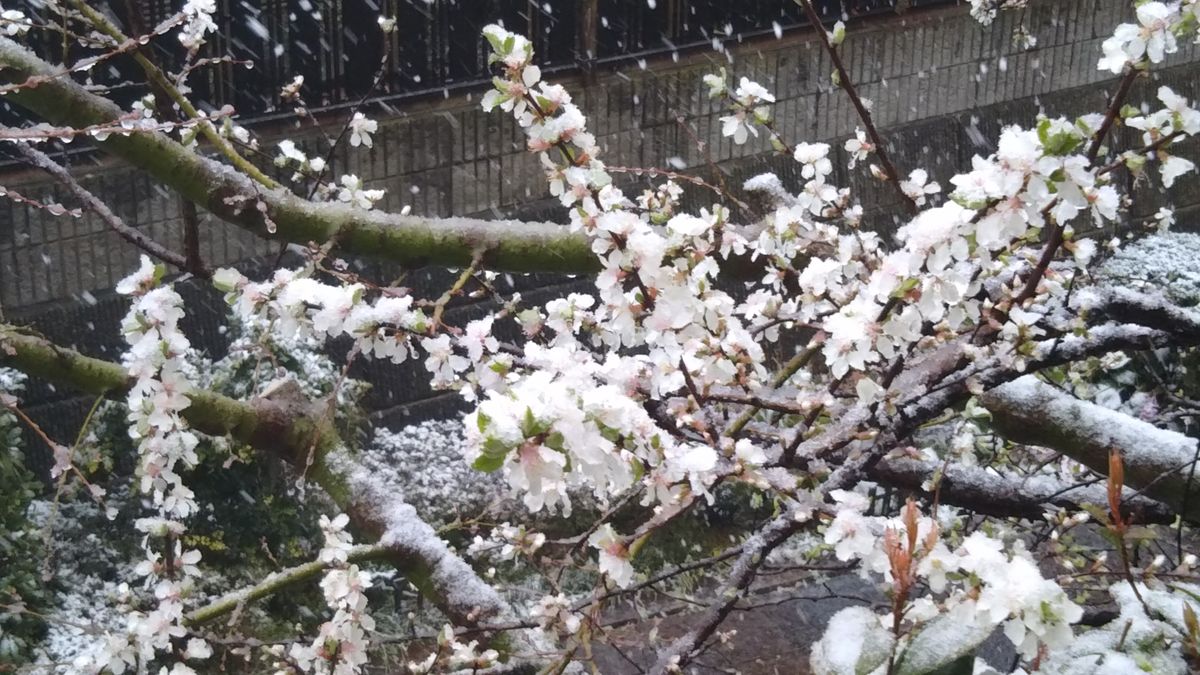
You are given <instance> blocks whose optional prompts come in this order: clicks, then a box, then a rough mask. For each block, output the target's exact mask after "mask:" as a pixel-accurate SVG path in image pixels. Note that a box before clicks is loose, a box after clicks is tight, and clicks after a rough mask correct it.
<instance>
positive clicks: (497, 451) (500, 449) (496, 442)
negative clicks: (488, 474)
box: [483, 438, 512, 457]
mask: <svg viewBox="0 0 1200 675" xmlns="http://www.w3.org/2000/svg"><path fill="white" fill-rule="evenodd" d="M509 450H512V448H511V447H509V445H508V444H507V443H505V442H504V441H502V440H500V439H499V438H489V439H487V440H486V441H484V442H483V452H484V454H487V455H492V456H495V457H503V456H505V455H507V454H508V451H509Z"/></svg>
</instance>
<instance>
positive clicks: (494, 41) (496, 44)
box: [483, 30, 504, 52]
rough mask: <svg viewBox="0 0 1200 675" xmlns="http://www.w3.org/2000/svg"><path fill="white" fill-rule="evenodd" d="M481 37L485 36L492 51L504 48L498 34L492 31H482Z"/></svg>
mask: <svg viewBox="0 0 1200 675" xmlns="http://www.w3.org/2000/svg"><path fill="white" fill-rule="evenodd" d="M483 37H485V38H487V41H488V44H490V45H491V46H492V51H495V52H498V51H500V50H501V49H503V48H504V43H503V42H501V41H500V36H499V35H496V34H495V33H493V32H492V31H490V30H488V31H484V32H483Z"/></svg>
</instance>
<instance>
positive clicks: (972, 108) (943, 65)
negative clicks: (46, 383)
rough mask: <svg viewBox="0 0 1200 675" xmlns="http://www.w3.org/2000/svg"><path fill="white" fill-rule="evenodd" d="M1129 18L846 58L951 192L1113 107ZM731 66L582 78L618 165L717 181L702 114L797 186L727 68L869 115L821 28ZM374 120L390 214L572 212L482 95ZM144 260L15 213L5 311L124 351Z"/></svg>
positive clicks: (409, 377)
mask: <svg viewBox="0 0 1200 675" xmlns="http://www.w3.org/2000/svg"><path fill="white" fill-rule="evenodd" d="M1128 12H1129V10H1128V7H1127V3H1126V2H1124V1H1123V0H1063V1H1060V2H1053V1H1049V0H1046V1H1043V2H1035V3H1034V4H1033V6H1032V7H1030V8H1029V9H1028V10H1027V11H1026V12H1025V13H1024V22H1025V24H1026V25H1027V26H1028V27H1029V28H1030V30H1031V31H1032V32H1033V33H1034V34H1035V35H1037V37H1038V48H1037V49H1035V50H1033V51H1029V52H1018V51H1017V50H1016V49H1015V48H1014V47H1012V45H1011V42H1010V40H1009V36H1010V35H1011V33H1012V30H1013V28H1014V27H1015V26H1016V25H1017V22H1016V20H1017V19H1018V18H1020V15H1019V14H1010V13H1006V14H1004V15H1002V18H1001V20H999V21H998V22H997V25H995V26H994V27H993V28H991V29H983V28H982V27H980V26H978V25H977V24H976V23H975V22H974V21H972V20H971V19H970V18H969V17H968V16H967V15H966V13H965V11H963V10H961V9H951V10H934V11H930V12H926V13H910V14H907V15H904V16H900V17H887V18H879V19H874V20H871V21H867V22H864V23H862V24H860V25H852V26H851V27H850V31H849V36H848V37H847V40H846V42H845V44H844V46H843V53H844V55H845V60H846V63H847V65H848V67H849V68H850V70H851V72H852V73H853V77H854V79H855V81H856V82H859V83H861V84H860V91H861V92H862V94H863V95H864V96H865V97H867V98H870V99H872V100H873V101H874V113H875V118H876V120H877V122H878V123H879V125H880V126H881V128H882V129H883V130H884V135H885V137H886V138H887V139H888V141H889V143H890V144H891V145H892V146H893V147H892V154H893V156H894V157H895V159H896V163H897V164H898V165H899V167H900V168H901V170H902V171H907V170H909V169H911V168H915V167H918V166H921V167H925V168H931V169H932V170H933V173H934V175H935V177H936V178H938V179H940V180H942V181H943V184H944V185H946V184H945V183H944V181H945V179H946V178H948V177H949V176H950V175H952V174H953V173H954V172H955V171H956V170H959V169H961V168H963V167H966V166H969V163H970V158H971V156H973V155H974V154H987V153H989V152H991V150H992V149H993V148H992V147H990V146H989V143H991V142H994V139H995V138H996V137H997V135H998V133H999V129H1000V128H1001V126H1002V125H1003V124H1005V123H1011V122H1020V123H1026V124H1027V123H1029V121H1030V120H1032V119H1033V117H1034V115H1036V114H1037V113H1038V111H1039V110H1044V111H1046V112H1049V113H1051V114H1058V113H1062V114H1073V113H1082V112H1085V111H1091V110H1100V109H1102V108H1103V106H1104V105H1105V101H1106V99H1107V97H1108V95H1109V92H1110V90H1111V89H1112V87H1113V85H1114V84H1115V81H1114V78H1113V77H1112V76H1111V75H1110V74H1109V73H1107V72H1101V71H1098V70H1097V69H1096V66H1095V64H1096V60H1097V58H1098V56H1099V54H1100V48H1099V45H1100V42H1101V41H1102V40H1103V39H1104V38H1105V37H1106V36H1107V35H1108V34H1110V32H1111V30H1112V28H1113V27H1114V26H1115V25H1116V24H1117V23H1118V22H1120V21H1121V20H1122V18H1125V17H1126V14H1127V13H1128ZM730 55H731V57H732V63H727V62H726V58H725V56H723V55H720V54H712V53H705V54H698V55H692V56H688V57H682V58H681V59H680V61H679V62H678V63H674V62H671V61H670V60H667V61H665V62H657V63H650V64H647V68H646V69H645V70H642V69H638V68H634V69H632V70H629V71H624V72H616V73H610V74H606V75H602V76H598V77H596V78H595V79H594V80H592V81H590V82H582V81H573V82H569V83H568V84H569V86H570V88H571V90H572V92H574V94H575V96H576V99H577V101H578V102H579V103H580V105H581V106H582V107H583V109H584V111H585V112H586V113H587V114H588V115H589V120H590V125H591V128H592V129H593V130H594V131H595V132H596V133H597V135H598V137H599V140H600V145H601V147H602V148H603V149H604V152H605V154H604V159H605V160H606V161H607V162H608V163H609V164H611V165H617V166H645V167H661V166H665V165H667V164H668V161H669V160H671V159H672V158H678V159H680V160H682V161H683V162H684V163H686V164H687V165H688V166H690V167H697V170H698V171H700V172H701V173H702V175H705V176H706V177H708V172H709V169H708V168H707V167H706V166H705V164H706V159H705V153H704V152H702V151H701V150H700V149H698V148H697V147H696V144H695V143H694V142H692V141H691V140H690V138H689V136H688V133H687V132H685V131H684V129H683V128H682V127H681V125H680V124H679V123H678V122H677V121H676V117H677V115H679V114H684V115H686V117H687V124H689V125H691V126H692V128H693V129H695V133H696V135H697V136H698V137H699V138H700V139H703V140H704V141H705V144H706V151H707V153H708V154H709V155H711V157H712V159H713V160H714V161H715V162H717V163H719V165H720V168H721V170H722V171H724V172H725V173H726V174H727V180H729V182H730V184H731V185H739V184H740V181H741V180H742V179H743V178H744V177H747V176H749V175H753V174H755V173H757V172H760V171H762V170H773V171H775V172H776V173H778V174H779V175H780V176H782V177H783V178H784V179H785V180H787V179H789V178H791V177H792V176H794V171H795V163H794V162H792V161H791V160H790V159H788V158H780V157H773V156H771V155H770V154H769V152H768V151H769V147H768V146H767V144H766V142H765V141H763V140H762V139H760V140H759V141H758V142H751V143H748V144H747V145H745V146H741V147H737V146H733V145H732V144H731V143H730V142H728V141H727V140H726V139H723V138H721V137H720V125H719V123H718V122H717V118H718V117H719V116H720V115H721V114H722V112H723V111H721V110H720V109H719V108H718V107H717V106H715V105H714V104H713V103H711V102H710V101H708V99H707V97H706V96H705V89H704V87H703V85H702V84H701V81H700V80H701V77H702V76H703V75H704V74H705V73H708V72H711V71H713V70H715V68H716V67H717V66H718V65H721V64H724V65H726V67H727V68H728V69H729V70H730V71H731V73H732V74H733V75H734V76H735V77H738V76H741V75H746V76H748V77H751V78H753V79H756V80H758V81H759V82H761V83H763V84H765V85H767V86H768V87H769V88H771V89H773V90H774V91H775V92H776V93H777V95H778V97H779V103H778V105H777V106H776V112H777V118H778V123H779V127H780V129H781V131H782V133H783V134H784V135H785V136H786V137H787V138H788V139H789V140H790V141H792V142H797V141H801V140H807V141H813V140H836V139H839V138H841V137H844V136H846V135H848V134H850V133H852V131H853V129H854V127H855V126H856V124H857V119H856V117H855V116H854V112H853V110H852V109H851V107H850V105H849V102H848V100H847V99H846V97H845V95H844V94H843V93H842V92H840V91H838V90H835V89H833V87H832V85H831V84H830V82H829V77H828V75H829V73H830V72H831V70H832V66H831V65H830V63H829V61H828V58H827V57H826V56H825V54H824V52H823V51H822V50H821V49H819V46H818V45H816V44H815V43H814V42H813V41H812V39H811V36H809V35H806V34H803V33H801V34H797V35H792V36H785V37H784V38H783V39H780V40H774V39H770V40H766V41H762V42H758V43H748V44H743V45H740V46H737V47H736V48H734V49H733V50H732V51H731V54H730ZM1197 59H1200V50H1197V49H1196V48H1195V47H1194V46H1192V45H1181V52H1180V53H1179V54H1177V55H1175V56H1174V57H1173V59H1172V60H1171V62H1170V63H1169V64H1167V66H1166V67H1164V68H1162V69H1160V70H1158V71H1156V74H1155V76H1154V79H1153V80H1151V81H1147V82H1143V83H1141V84H1139V85H1138V87H1137V88H1136V90H1135V92H1134V95H1133V99H1134V100H1135V101H1136V100H1145V99H1146V98H1147V97H1148V96H1149V97H1152V96H1153V93H1154V91H1155V90H1156V88H1157V86H1158V85H1159V84H1160V83H1162V84H1169V85H1170V86H1172V87H1173V88H1175V89H1176V90H1177V91H1179V92H1180V93H1185V94H1187V95H1189V96H1192V97H1196V96H1197V95H1198V94H1200V68H1197V67H1195V61H1196V60H1197ZM376 116H377V117H379V118H380V119H381V124H380V132H379V134H377V136H376V143H375V146H376V147H375V150H374V151H372V152H365V151H362V150H361V149H357V150H353V151H350V152H346V153H343V154H342V155H341V156H340V157H339V158H338V167H337V170H338V171H345V172H353V173H357V174H359V175H361V176H365V177H368V178H369V179H370V181H371V183H372V184H373V185H375V186H378V187H385V188H387V189H388V191H389V196H388V201H387V204H386V207H388V208H399V207H400V206H401V205H405V204H410V205H412V207H413V210H414V211H415V212H418V213H426V214H432V215H450V214H482V215H487V214H491V213H496V214H500V213H514V214H517V215H523V216H526V217H534V216H536V217H542V218H545V217H550V218H554V217H561V212H560V210H559V209H557V208H555V207H556V204H555V203H554V202H552V201H550V200H547V199H546V192H547V191H546V187H545V183H544V178H543V175H542V172H541V171H540V169H539V168H538V164H537V160H536V158H534V157H532V156H530V155H528V154H527V153H525V152H524V151H523V140H522V138H521V137H520V131H519V129H517V128H516V125H515V124H513V123H512V122H511V121H510V120H509V119H508V118H506V117H505V116H503V115H500V114H495V115H485V114H483V113H482V112H481V111H480V110H479V109H478V106H477V105H476V103H475V102H474V101H470V100H464V99H462V98H459V99H455V100H443V101H432V102H424V103H421V104H416V105H414V106H412V107H411V108H409V109H407V110H405V111H402V112H397V113H395V114H394V115H393V116H391V117H390V118H388V119H386V120H384V119H383V117H382V115H376ZM262 131H263V132H264V133H270V132H271V131H272V130H269V129H264V130H262ZM274 131H275V132H276V133H278V130H274ZM289 135H292V136H293V137H294V136H296V135H297V134H295V133H292V134H289ZM838 152H839V153H840V152H841V151H840V150H839V151H838ZM1198 154H1200V153H1197V152H1196V148H1195V145H1194V144H1193V147H1192V149H1191V152H1190V156H1191V157H1193V158H1194V159H1200V157H1197V155H1198ZM837 164H840V166H839V168H838V173H837V175H836V176H835V180H836V181H837V182H838V183H839V184H843V185H850V186H852V187H854V188H855V189H856V193H857V195H858V198H859V199H860V200H862V201H863V203H864V205H865V206H866V207H867V209H868V212H869V213H870V214H872V220H873V222H874V223H875V224H876V225H878V226H879V227H881V228H884V229H886V228H888V227H889V226H890V225H891V223H892V219H893V214H895V213H898V212H899V211H898V210H897V209H895V208H894V206H895V201H896V197H895V195H894V193H893V192H892V191H891V190H882V189H879V187H880V186H879V185H878V183H876V182H874V181H873V180H871V179H870V178H869V177H866V176H865V174H864V172H862V171H858V172H849V171H847V170H846V168H845V166H844V164H845V163H844V161H839V162H837ZM76 168H77V169H78V170H79V171H81V172H83V173H84V174H86V178H85V183H86V184H87V185H89V186H90V187H91V188H92V189H93V190H95V191H96V192H97V193H98V194H101V195H104V196H105V197H107V198H108V199H109V201H110V202H111V203H113V204H114V206H115V208H116V210H117V211H118V213H120V214H121V215H122V216H123V217H125V218H126V219H127V220H128V221H129V222H130V223H133V224H136V225H137V226H139V227H143V228H147V229H148V230H149V231H150V232H151V233H152V234H153V235H154V236H155V237H156V238H158V239H160V240H162V241H165V242H167V243H168V244H170V243H178V241H179V230H180V227H179V225H178V222H177V213H178V205H177V203H176V202H175V198H174V195H173V194H172V193H170V192H169V191H167V190H165V189H162V188H159V187H156V186H155V185H154V184H153V183H152V182H151V181H149V180H148V179H147V178H145V177H144V176H142V175H141V174H139V173H137V172H135V171H132V170H130V169H128V168H127V167H123V166H121V165H119V164H115V163H112V162H106V163H104V164H102V165H99V166H96V167H90V168H89V167H87V166H78V167H76ZM22 181H25V182H22ZM3 183H4V184H5V185H7V186H9V187H12V188H15V189H17V190H18V191H20V192H22V193H23V194H26V195H27V196H30V197H34V198H45V197H47V196H48V195H51V194H53V193H55V192H56V190H55V188H53V187H52V186H48V185H47V184H46V183H45V182H44V180H43V179H42V178H41V177H40V176H36V175H32V174H20V175H12V176H8V177H7V178H5V179H4V181H3ZM1129 187H1130V188H1131V189H1134V191H1135V192H1134V194H1135V195H1136V197H1137V198H1136V199H1135V201H1134V202H1133V204H1132V205H1131V207H1130V215H1132V216H1139V217H1140V216H1147V215H1149V214H1150V213H1153V212H1154V211H1155V210H1157V209H1158V208H1159V206H1161V205H1164V204H1172V205H1174V206H1176V207H1179V210H1180V212H1181V213H1186V212H1187V211H1188V210H1189V209H1192V208H1194V207H1197V206H1200V182H1198V181H1196V180H1194V178H1192V179H1188V180H1181V181H1180V182H1179V183H1178V184H1177V185H1176V187H1175V188H1174V189H1173V190H1172V191H1171V193H1170V194H1167V193H1164V192H1161V191H1158V190H1155V189H1149V188H1145V187H1136V186H1132V185H1131V186H1129ZM690 198H691V199H693V200H694V201H695V202H696V203H698V204H704V203H707V201H706V200H710V197H709V196H708V195H704V194H692V195H691V196H690ZM63 199H64V201H66V200H65V198H63ZM68 203H69V202H68ZM203 243H204V255H205V259H206V261H207V262H209V263H210V264H225V263H229V262H234V261H239V260H245V259H247V258H252V257H254V256H259V255H261V254H264V253H273V252H274V251H276V250H277V247H278V245H277V244H270V243H267V242H263V241H260V240H256V239H255V238H253V237H252V236H250V235H249V234H247V233H245V232H243V231H241V230H238V229H236V228H233V227H230V226H227V225H225V224H223V223H221V222H220V221H217V220H215V219H212V218H209V217H205V220H204V242H203ZM137 255H138V253H137V251H136V250H134V249H133V248H132V247H131V246H129V245H127V244H125V243H124V242H122V241H121V240H119V239H118V238H116V237H115V235H113V234H111V233H109V232H106V231H104V230H103V228H102V226H101V224H100V223H99V222H98V221H96V220H95V219H94V218H93V217H91V216H87V217H85V218H83V219H80V220H70V219H65V218H51V217H49V216H48V215H45V214H42V213H39V212H32V213H31V212H30V211H28V210H26V209H24V208H22V207H20V206H19V205H14V204H11V203H7V202H5V203H3V204H0V302H2V304H3V306H4V309H5V312H6V313H7V315H8V317H9V318H10V319H13V318H15V319H17V320H28V321H30V322H32V323H33V324H35V325H36V326H38V328H39V329H41V330H43V331H44V332H46V333H47V334H48V335H50V336H52V337H54V338H56V339H59V340H61V341H63V342H65V343H67V344H78V345H80V346H81V347H82V348H83V349H85V351H88V352H89V353H96V354H100V355H108V356H110V357H111V356H113V355H115V354H116V353H118V351H119V349H120V345H119V335H118V331H117V323H118V320H119V317H120V316H121V315H122V314H123V313H124V311H125V310H124V306H123V303H122V302H121V301H120V300H118V299H116V298H114V297H113V296H112V294H111V292H110V291H108V290H107V289H109V288H111V286H112V285H113V284H114V283H115V281H116V280H117V279H119V278H120V277H121V276H123V275H125V274H126V273H127V272H128V271H129V270H130V269H132V268H133V267H134V265H135V261H136V258H137ZM271 261H272V262H273V256H272V258H271ZM376 271H377V272H380V273H381V274H382V275H384V276H386V275H387V274H391V273H393V272H395V270H390V269H388V268H386V267H383V268H378V269H377V270H376ZM406 283H408V284H411V285H415V286H416V287H417V288H418V291H420V290H421V289H428V291H429V292H430V293H431V294H433V295H436V294H437V293H440V291H441V290H443V289H444V287H445V285H446V280H445V277H444V275H443V274H441V273H439V272H437V271H423V272H420V273H416V274H413V275H410V276H409V277H408V278H407V279H406ZM514 283H516V284H518V285H520V286H521V287H523V288H524V289H525V291H526V297H527V298H529V299H531V300H536V299H537V298H542V299H548V298H549V297H551V296H553V295H554V294H556V293H559V292H561V290H562V288H563V286H562V284H564V283H570V282H567V281H565V280H561V279H558V280H555V279H545V278H534V279H518V280H515V282H514ZM575 283H580V282H575ZM584 283H586V282H584ZM184 292H185V293H187V294H188V295H189V296H190V302H189V308H190V309H191V313H192V316H190V317H189V320H188V324H187V325H186V329H187V330H188V332H189V335H191V336H192V338H193V342H194V343H195V344H197V345H201V346H203V347H205V348H207V349H209V350H210V351H212V352H216V353H219V352H220V351H221V350H222V349H223V345H224V337H223V333H222V332H221V330H220V326H221V324H222V322H223V307H222V304H221V302H220V299H219V297H217V296H216V294H214V293H213V292H212V291H211V290H210V289H207V288H204V287H200V286H197V285H194V284H191V285H185V291H184ZM81 297H82V298H83V299H82V300H81V299H80V298H81ZM481 309H482V308H474V307H462V308H459V309H457V310H455V311H456V312H474V311H480V310H481ZM371 379H372V380H373V381H376V382H377V386H376V389H375V390H374V392H373V393H372V395H371V398H370V400H369V401H368V403H369V405H370V407H371V408H372V409H374V410H376V411H377V415H378V416H379V418H380V421H383V422H385V423H389V424H398V423H402V422H404V421H407V420H410V419H415V418H423V417H428V416H433V415H439V414H445V413H446V412H447V411H448V410H449V408H450V407H452V406H453V405H454V404H453V401H452V398H447V397H437V396H434V395H433V394H432V393H431V392H429V390H428V388H427V384H426V378H425V377H424V376H423V374H422V373H421V372H419V367H418V368H417V369H416V370H414V369H413V368H410V367H396V368H392V367H384V368H379V367H373V370H372V377H371ZM31 399H32V400H31V402H32V403H34V404H35V407H37V408H40V409H41V413H40V415H41V416H43V417H44V418H45V419H57V420H63V419H68V418H69V417H70V415H63V414H60V413H64V412H67V411H69V410H71V409H74V408H78V407H80V406H81V405H86V403H81V402H79V401H76V400H73V399H72V398H71V396H70V395H69V393H67V392H55V391H51V390H49V389H44V388H42V389H35V390H34V391H33V392H31ZM88 403H90V402H88Z"/></svg>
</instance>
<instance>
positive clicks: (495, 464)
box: [471, 452, 506, 473]
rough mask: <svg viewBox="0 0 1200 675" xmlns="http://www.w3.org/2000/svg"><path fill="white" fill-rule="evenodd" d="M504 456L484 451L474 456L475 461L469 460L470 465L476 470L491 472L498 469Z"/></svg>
mask: <svg viewBox="0 0 1200 675" xmlns="http://www.w3.org/2000/svg"><path fill="white" fill-rule="evenodd" d="M505 457H506V456H505V455H489V454H488V453H486V452H485V453H483V454H482V455H480V456H478V457H476V458H475V461H474V462H471V466H472V468H474V469H475V470H476V471H482V472H484V473H493V472H495V471H498V470H499V469H500V467H502V466H504V459H505Z"/></svg>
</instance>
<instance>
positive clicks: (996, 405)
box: [980, 375, 1200, 522]
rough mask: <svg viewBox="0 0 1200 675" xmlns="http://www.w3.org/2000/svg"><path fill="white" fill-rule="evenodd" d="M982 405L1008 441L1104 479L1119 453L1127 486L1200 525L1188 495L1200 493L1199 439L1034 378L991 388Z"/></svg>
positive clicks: (1198, 511) (1199, 514) (1199, 512)
mask: <svg viewBox="0 0 1200 675" xmlns="http://www.w3.org/2000/svg"><path fill="white" fill-rule="evenodd" d="M980 401H981V403H983V405H984V406H985V407H986V408H987V409H988V410H989V411H990V412H991V413H992V423H993V425H994V426H995V427H996V429H997V430H998V431H999V432H1000V433H1001V434H1002V435H1003V436H1005V437H1006V438H1009V439H1011V440H1014V441H1017V442H1020V443H1029V444H1031V445H1042V446H1046V447H1048V448H1052V449H1054V450H1058V451H1059V452H1062V453H1063V454H1065V455H1067V456H1069V457H1071V458H1072V459H1074V460H1075V461H1077V462H1080V463H1082V464H1084V465H1086V466H1088V467H1089V468H1091V469H1092V470H1093V471H1096V472H1098V473H1100V474H1102V475H1107V474H1108V461H1109V452H1110V451H1111V450H1113V449H1116V450H1118V451H1119V452H1120V453H1121V460H1122V462H1123V463H1124V466H1125V483H1126V485H1129V486H1131V487H1134V488H1140V489H1141V490H1143V491H1144V492H1145V493H1146V494H1147V495H1149V496H1151V497H1153V498H1154V499H1157V500H1159V501H1161V502H1163V503H1164V504H1166V505H1167V506H1169V507H1171V508H1172V509H1173V510H1174V511H1175V512H1176V513H1179V514H1180V515H1181V516H1182V517H1184V518H1186V519H1187V520H1190V521H1193V522H1200V504H1196V503H1195V501H1196V500H1192V503H1190V504H1189V503H1188V500H1187V494H1188V492H1196V491H1197V490H1200V484H1197V483H1196V482H1194V481H1192V480H1191V478H1190V472H1189V470H1188V469H1189V467H1190V466H1191V464H1192V463H1193V461H1195V458H1196V443H1197V441H1196V439H1194V438H1189V437H1187V436H1184V435H1183V434H1180V433H1177V432H1174V431H1167V430H1165V429H1159V428H1158V427H1155V426H1154V425H1152V424H1149V423H1147V422H1143V421H1142V420H1139V419H1135V418H1133V417H1130V416H1129V415H1126V414H1124V413H1120V412H1117V411H1115V410H1109V409H1108V408H1104V407H1102V406H1098V405H1096V404H1094V403H1088V402H1086V401H1081V400H1079V399H1077V398H1075V397H1073V396H1070V395H1069V394H1066V393H1064V392H1062V391H1060V390H1059V389H1056V388H1054V387H1052V386H1050V385H1048V384H1046V383H1044V382H1042V381H1040V380H1038V379H1037V378H1035V377H1033V376H1031V375H1027V376H1025V377H1022V378H1020V379H1018V380H1014V381H1013V382H1010V383H1008V384H1005V385H1001V386H999V387H996V388H995V389H992V390H991V391H989V392H987V393H985V394H984V395H983V396H982V397H981V398H980ZM1185 509H1186V510H1185Z"/></svg>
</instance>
